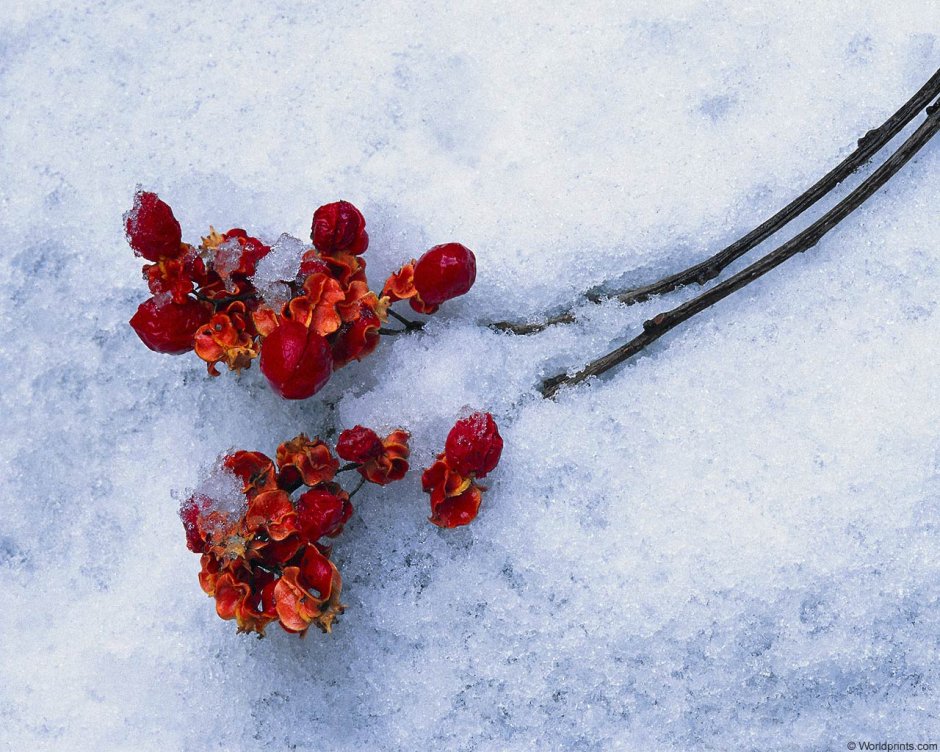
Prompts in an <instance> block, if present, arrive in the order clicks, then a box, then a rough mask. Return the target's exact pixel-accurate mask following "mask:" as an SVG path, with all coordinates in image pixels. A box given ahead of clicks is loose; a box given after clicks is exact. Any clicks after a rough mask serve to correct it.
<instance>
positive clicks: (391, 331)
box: [379, 326, 408, 336]
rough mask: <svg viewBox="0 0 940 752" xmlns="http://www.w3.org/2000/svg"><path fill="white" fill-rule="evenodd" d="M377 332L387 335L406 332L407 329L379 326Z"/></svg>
mask: <svg viewBox="0 0 940 752" xmlns="http://www.w3.org/2000/svg"><path fill="white" fill-rule="evenodd" d="M379 334H384V335H387V336H395V335H396V334H408V330H407V329H389V328H388V327H385V326H383V327H380V328H379Z"/></svg>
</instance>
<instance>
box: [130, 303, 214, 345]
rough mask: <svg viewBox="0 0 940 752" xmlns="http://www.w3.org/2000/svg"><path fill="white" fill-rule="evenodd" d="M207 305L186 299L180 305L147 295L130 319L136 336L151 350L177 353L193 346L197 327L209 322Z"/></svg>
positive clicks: (209, 311)
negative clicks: (159, 301)
mask: <svg viewBox="0 0 940 752" xmlns="http://www.w3.org/2000/svg"><path fill="white" fill-rule="evenodd" d="M210 314H211V310H210V308H209V307H208V306H206V305H204V304H203V303H200V302H198V301H196V300H193V299H192V298H189V299H188V300H187V301H186V302H185V303H183V304H177V303H172V302H170V301H167V302H165V303H158V302H157V299H156V298H148V299H147V300H145V301H144V302H143V303H141V304H140V306H139V307H138V308H137V313H135V314H134V316H133V318H132V319H131V321H130V324H131V326H132V327H133V328H134V331H135V332H137V336H138V337H140V340H141V342H143V343H144V344H145V345H147V347H149V348H150V349H151V350H153V351H154V352H159V353H169V354H172V355H177V354H179V353H184V352H189V351H190V350H192V349H193V337H194V336H195V334H196V330H197V329H198V328H199V327H201V326H202V325H203V324H206V323H208V321H209V316H210Z"/></svg>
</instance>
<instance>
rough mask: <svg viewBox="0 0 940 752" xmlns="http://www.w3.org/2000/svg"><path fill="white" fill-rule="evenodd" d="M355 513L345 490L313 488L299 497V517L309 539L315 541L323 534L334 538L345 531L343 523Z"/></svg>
mask: <svg viewBox="0 0 940 752" xmlns="http://www.w3.org/2000/svg"><path fill="white" fill-rule="evenodd" d="M352 513H353V506H352V504H350V503H349V496H348V495H347V494H346V492H345V491H339V493H332V492H331V491H328V490H325V489H320V488H312V489H310V490H309V491H307V492H306V493H304V494H301V496H300V497H299V498H298V499H297V519H298V521H299V522H300V529H301V530H302V531H303V533H304V535H305V536H307V538H308V540H310V541H311V542H315V541H317V540H319V539H320V538H322V537H323V536H328V537H330V538H334V537H336V536H337V535H339V534H340V533H341V532H342V531H343V525H345V524H346V522H347V521H348V520H349V518H350V517H351V516H352Z"/></svg>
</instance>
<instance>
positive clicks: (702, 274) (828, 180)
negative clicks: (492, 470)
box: [490, 69, 940, 334]
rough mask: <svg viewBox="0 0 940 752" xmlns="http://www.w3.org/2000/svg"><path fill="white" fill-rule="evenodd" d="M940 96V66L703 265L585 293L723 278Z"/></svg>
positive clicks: (555, 320) (647, 292)
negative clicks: (836, 158)
mask: <svg viewBox="0 0 940 752" xmlns="http://www.w3.org/2000/svg"><path fill="white" fill-rule="evenodd" d="M938 95H940V69H938V70H937V71H936V72H935V73H934V74H933V76H931V77H930V80H929V81H927V83H925V84H924V85H923V86H922V87H921V88H920V90H919V91H918V92H917V93H916V94H914V96H913V97H911V98H910V99H909V100H908V101H907V102H905V103H904V105H903V106H902V107H901V108H900V109H899V110H898V111H897V112H895V113H894V114H893V115H892V116H891V117H890V118H888V119H887V120H886V121H885V122H884V123H883V124H882V125H881V126H879V127H878V128H874V129H872V130H870V131H868V133H866V134H865V135H864V136H862V138H860V139H859V140H858V146H857V148H856V149H855V151H853V152H852V153H851V154H850V155H849V156H848V157H846V158H845V159H844V160H843V161H842V162H840V163H839V164H838V165H837V166H836V167H834V168H833V169H832V170H830V171H829V172H828V173H826V174H825V175H824V176H823V177H822V178H820V179H819V180H818V181H817V182H816V183H815V184H814V185H813V186H811V187H810V188H808V189H807V190H806V191H805V192H804V193H802V194H801V195H799V196H797V198H795V199H794V200H793V201H791V202H790V203H789V204H787V205H786V206H785V207H784V208H783V209H781V210H780V211H778V212H777V213H776V214H774V215H773V216H772V217H770V218H769V219H767V220H766V221H765V222H763V223H762V224H760V225H758V226H757V227H755V228H754V229H753V230H751V231H750V232H749V233H747V234H746V235H744V236H743V237H741V238H739V239H738V240H736V241H734V242H733V243H732V244H731V245H729V246H728V247H727V248H724V249H722V250H721V251H719V252H718V253H716V254H715V255H714V256H711V257H710V258H707V259H705V260H704V261H701V262H699V263H697V264H693V265H692V266H690V267H689V268H688V269H684V270H682V271H680V272H677V273H675V274H671V275H669V276H667V277H664V278H662V279H660V280H658V281H656V282H651V283H649V284H646V285H643V286H641V287H636V288H633V289H629V290H625V291H621V292H606V293H600V292H589V293H585V298H587V300H589V301H591V302H592V303H601V302H603V301H605V300H609V299H611V298H616V299H617V300H619V301H620V302H621V303H623V304H624V305H633V304H634V303H641V302H643V301H645V300H648V299H649V298H651V297H653V296H654V295H661V294H663V293H667V292H671V291H673V290H676V289H678V288H680V287H684V286H686V285H690V284H698V285H704V284H705V283H706V282H708V281H710V280H712V279H714V278H715V277H717V276H718V275H719V274H720V273H721V272H722V271H724V269H726V268H727V267H728V266H729V265H730V264H732V263H733V262H734V261H736V260H737V259H739V258H741V256H743V255H744V254H746V253H747V252H748V251H750V250H751V249H753V248H754V247H756V246H757V245H759V244H760V243H762V242H763V241H764V240H766V239H767V238H769V237H770V236H771V235H774V234H775V233H777V232H778V231H779V230H780V229H781V228H783V227H784V226H785V225H787V224H788V223H789V222H791V221H792V220H793V219H795V218H796V217H798V216H799V215H800V214H802V213H803V212H804V211H806V210H807V209H808V208H810V207H811V206H812V205H813V204H815V203H816V202H817V201H819V200H820V199H821V198H823V197H824V196H826V195H827V194H828V193H830V192H831V191H832V189H833V188H835V187H836V186H838V185H839V183H841V182H842V181H843V180H845V179H846V178H847V177H849V175H851V174H852V173H853V172H855V171H856V170H858V169H859V168H860V167H861V166H862V165H864V164H865V163H866V162H868V160H869V159H871V158H872V157H873V156H874V155H875V154H876V153H878V152H879V151H880V150H881V149H882V148H883V147H884V146H885V145H886V144H887V143H888V142H889V141H890V140H891V139H892V138H894V137H895V136H896V135H897V134H898V133H900V132H901V130H902V129H903V128H904V126H906V125H907V124H908V123H910V122H911V120H913V119H914V117H915V116H916V115H917V114H918V113H920V112H921V111H922V110H923V109H924V108H925V107H926V106H927V105H928V104H929V103H930V102H931V101H932V100H933V99H935V98H936V97H937V96H938ZM574 321H575V315H574V313H573V312H572V311H571V310H568V311H565V312H563V313H560V314H558V315H556V316H552V317H549V318H546V319H544V320H542V321H537V322H533V323H528V324H526V323H516V322H512V321H497V322H495V323H493V324H490V327H491V328H493V329H497V330H500V331H508V332H513V333H515V334H534V333H536V332H540V331H542V330H543V329H546V328H547V327H549V326H552V325H554V324H570V323H573V322H574Z"/></svg>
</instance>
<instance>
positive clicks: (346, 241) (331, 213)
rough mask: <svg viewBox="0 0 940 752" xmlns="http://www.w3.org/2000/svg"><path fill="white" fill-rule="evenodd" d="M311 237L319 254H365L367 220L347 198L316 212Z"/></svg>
mask: <svg viewBox="0 0 940 752" xmlns="http://www.w3.org/2000/svg"><path fill="white" fill-rule="evenodd" d="M310 239H311V240H313V244H314V246H316V249H317V250H318V251H320V253H339V252H345V253H353V254H360V253H365V250H366V248H368V247H369V235H368V233H367V232H366V220H365V217H363V216H362V212H361V211H359V210H358V209H357V208H356V207H355V206H353V205H352V204H351V203H349V202H348V201H336V202H334V203H332V204H326V205H325V206H321V207H320V208H319V209H317V210H316V211H315V212H314V214H313V225H312V226H311V228H310Z"/></svg>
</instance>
